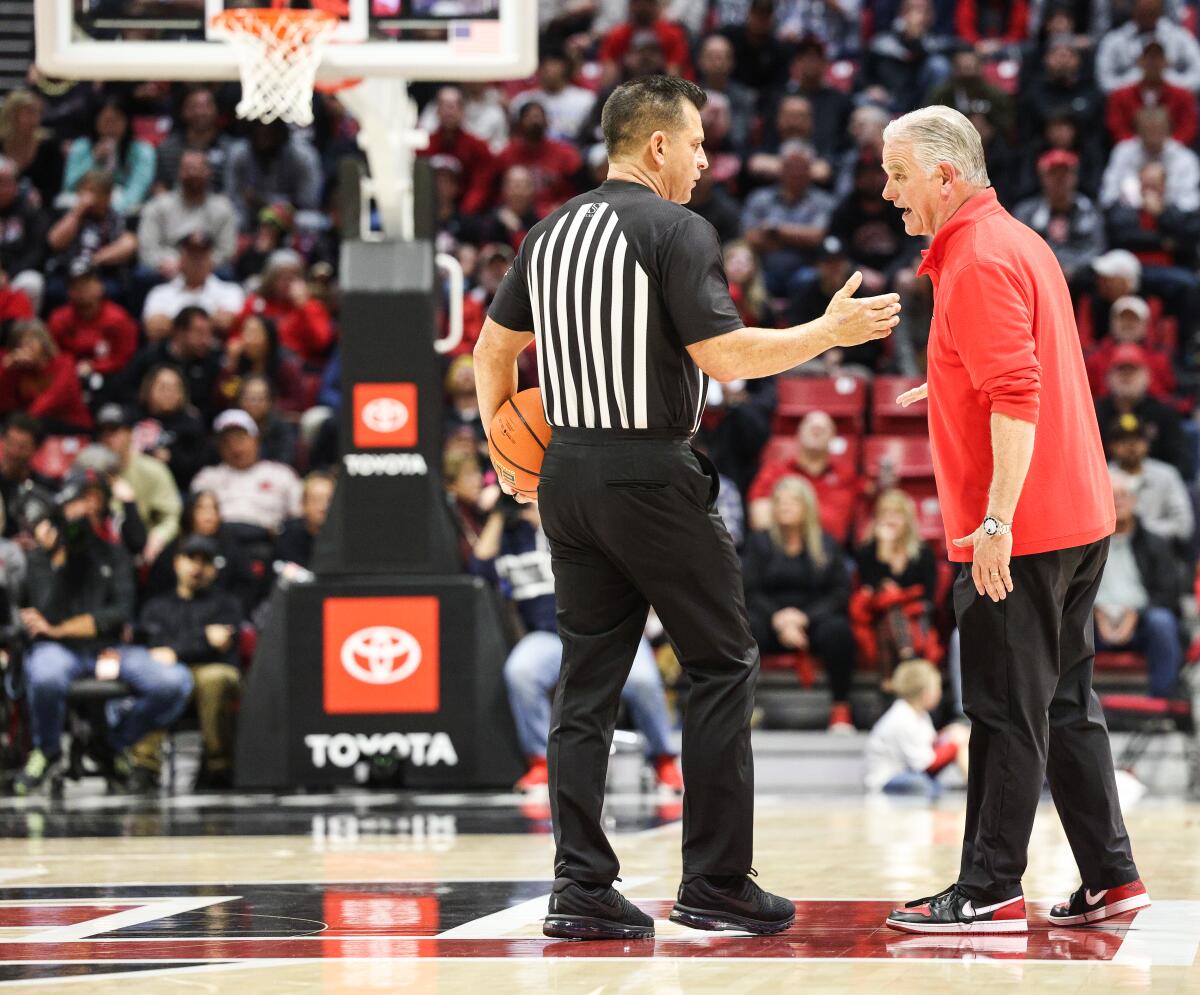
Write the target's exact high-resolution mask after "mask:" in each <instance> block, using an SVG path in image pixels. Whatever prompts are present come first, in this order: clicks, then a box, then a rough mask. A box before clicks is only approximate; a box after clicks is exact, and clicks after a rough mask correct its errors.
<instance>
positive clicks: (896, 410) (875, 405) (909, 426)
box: [871, 376, 929, 435]
mask: <svg viewBox="0 0 1200 995" xmlns="http://www.w3.org/2000/svg"><path fill="white" fill-rule="evenodd" d="M922 383H924V381H923V380H922V379H921V378H920V377H890V376H888V377H876V378H875V383H874V384H872V385H871V431H872V432H873V433H874V434H876V435H927V434H928V432H929V418H928V415H929V402H928V401H917V403H916V404H913V405H910V406H909V407H907V408H902V407H901V406H900V405H899V404H897V403H896V398H897V397H899V396H900V395H901V394H903V393H904V392H905V391H908V390H912V389H913V388H914V387H920V386H921V384H922Z"/></svg>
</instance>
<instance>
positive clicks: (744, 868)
mask: <svg viewBox="0 0 1200 995" xmlns="http://www.w3.org/2000/svg"><path fill="white" fill-rule="evenodd" d="M645 434H646V433H639V435H641V436H644V435H645ZM716 490H717V480H716V471H715V470H713V469H712V467H711V464H708V463H707V461H705V465H702V464H701V462H700V458H698V456H697V454H696V453H694V452H693V450H692V449H691V447H690V446H689V445H688V444H687V441H686V439H682V438H666V437H661V438H644V437H642V438H638V439H636V440H635V439H630V438H628V437H627V436H625V435H615V434H611V433H604V435H603V436H602V435H601V434H600V433H597V432H588V431H586V430H569V429H559V428H556V429H555V430H554V436H553V440H552V442H551V444H550V448H549V451H548V452H547V453H546V459H545V462H544V464H543V467H542V480H541V485H540V487H539V490H538V503H539V506H540V508H541V514H542V525H543V528H544V530H545V532H546V536H547V537H548V538H549V540H550V551H551V554H552V556H553V564H554V589H555V595H556V597H557V599H558V630H559V634H560V635H561V636H562V641H563V661H562V673H561V675H560V677H559V680H558V689H557V691H556V692H555V696H554V713H553V720H552V722H551V728H550V743H549V749H548V750H547V759H548V761H549V767H550V805H551V810H552V812H553V815H554V841H555V844H556V845H557V853H556V856H555V864H554V869H555V874H556V875H557V876H559V877H568V878H574V879H575V880H578V881H592V882H599V883H610V882H612V881H613V879H614V878H616V876H617V873H618V870H619V865H618V862H617V857H616V855H615V854H614V853H613V850H612V847H611V846H609V843H608V840H607V838H606V837H605V835H604V830H603V829H602V828H601V824H600V813H601V808H602V806H603V803H604V782H605V776H606V773H607V771H608V751H609V746H610V744H611V743H612V735H613V727H614V725H615V723H616V716H617V706H618V703H619V701H620V694H621V687H622V685H623V684H624V683H625V678H626V676H627V675H628V673H629V669H630V666H631V664H632V662H633V655H634V652H635V650H636V649H637V645H638V640H639V639H640V638H641V635H642V629H643V627H644V625H645V623H646V615H647V611H648V608H649V606H650V605H653V606H654V608H655V610H656V611H657V612H658V616H659V618H660V619H661V621H662V623H663V626H664V628H665V629H666V631H667V635H668V636H669V637H670V639H671V642H672V644H673V645H674V647H675V650H676V652H677V653H678V655H679V662H680V664H681V665H682V666H683V668H684V670H686V671H687V673H688V676H689V677H690V678H691V692H690V694H689V696H688V702H687V709H686V714H685V716H684V721H683V777H684V781H685V783H686V786H687V790H686V793H685V794H684V799H683V868H684V871H685V873H701V874H745V873H747V872H748V871H749V870H750V860H751V849H752V842H753V841H752V836H753V833H752V821H753V814H754V766H753V757H752V755H751V751H750V713H751V710H752V708H753V699H754V686H755V682H756V680H757V676H758V648H757V646H756V645H755V643H754V637H753V636H752V635H751V634H750V624H749V620H748V618H747V615H746V607H745V602H744V599H743V595H742V577H741V566H740V563H739V561H738V556H737V552H736V551H735V549H734V547H733V542H732V541H731V540H730V538H729V533H728V532H727V531H726V530H725V526H724V524H723V523H722V522H721V518H720V516H719V515H718V514H717V513H716V511H715V510H714V506H713V501H714V499H715V497H716Z"/></svg>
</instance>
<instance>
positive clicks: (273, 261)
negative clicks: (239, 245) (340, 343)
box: [233, 249, 334, 370]
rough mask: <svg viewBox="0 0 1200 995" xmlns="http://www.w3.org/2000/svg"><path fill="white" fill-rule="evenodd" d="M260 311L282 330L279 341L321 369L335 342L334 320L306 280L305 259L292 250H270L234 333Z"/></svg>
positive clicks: (312, 365) (235, 334) (315, 367)
mask: <svg viewBox="0 0 1200 995" xmlns="http://www.w3.org/2000/svg"><path fill="white" fill-rule="evenodd" d="M254 314H257V315H259V316H261V317H264V318H270V319H271V320H272V321H274V322H275V325H276V327H277V329H278V330H279V341H280V342H281V343H283V345H285V346H286V347H287V348H288V349H290V350H292V352H294V353H295V354H296V355H297V356H299V357H300V359H301V361H302V362H303V363H304V365H305V366H306V367H308V368H310V369H314V370H319V369H321V367H322V366H323V365H324V361H325V357H326V356H327V355H328V354H329V350H330V348H331V347H332V345H333V340H334V331H333V322H332V320H331V319H330V317H329V311H328V310H327V309H326V308H325V305H324V304H322V303H321V302H320V301H319V300H317V299H316V298H314V297H312V296H311V294H310V293H309V290H308V283H307V282H306V281H305V279H304V259H303V258H302V257H301V256H300V254H299V253H298V252H294V251H293V250H291V249H278V250H276V251H275V252H273V253H271V257H270V259H268V260H267V266H266V269H264V270H263V275H262V282H261V283H260V284H259V286H258V291H257V292H256V293H253V294H250V295H249V296H248V297H247V298H246V306H245V308H244V309H243V310H242V316H241V319H240V320H239V322H238V323H237V325H235V326H234V330H233V334H234V336H235V337H240V335H241V331H242V329H241V326H242V325H243V324H245V322H246V320H247V319H248V318H249V317H250V316H251V315H254Z"/></svg>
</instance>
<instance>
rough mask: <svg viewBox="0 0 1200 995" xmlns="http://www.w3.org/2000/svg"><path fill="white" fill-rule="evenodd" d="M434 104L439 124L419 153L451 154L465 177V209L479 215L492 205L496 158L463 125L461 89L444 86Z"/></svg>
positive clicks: (433, 129)
mask: <svg viewBox="0 0 1200 995" xmlns="http://www.w3.org/2000/svg"><path fill="white" fill-rule="evenodd" d="M434 107H435V112H436V125H437V126H436V128H431V129H429V144H428V145H427V146H426V147H425V148H424V149H423V150H421V151H420V153H419V154H420V155H423V156H435V155H450V156H454V158H455V159H457V160H458V161H459V162H460V163H461V164H462V167H463V176H464V177H465V178H466V186H465V188H464V190H463V198H462V210H463V213H465V214H478V213H480V212H481V211H484V210H486V209H487V208H488V207H489V206H490V204H491V197H492V185H493V180H494V177H495V175H496V173H495V169H496V163H495V157H494V156H493V155H492V150H491V149H489V148H488V144H487V142H485V141H484V140H483V139H482V138H477V137H476V136H475V135H472V134H471V133H470V132H468V131H467V130H466V129H465V128H464V127H463V113H464V109H463V94H462V90H460V89H459V88H458V87H457V86H443V87H442V88H441V89H439V90H438V92H437V97H436V99H435V102H434Z"/></svg>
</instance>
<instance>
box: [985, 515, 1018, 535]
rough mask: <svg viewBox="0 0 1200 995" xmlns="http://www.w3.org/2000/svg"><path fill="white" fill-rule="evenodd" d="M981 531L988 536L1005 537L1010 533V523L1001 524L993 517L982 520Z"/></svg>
mask: <svg viewBox="0 0 1200 995" xmlns="http://www.w3.org/2000/svg"><path fill="white" fill-rule="evenodd" d="M983 531H984V532H986V533H987V534H988V535H990V536H1006V535H1008V534H1009V533H1010V532H1011V531H1012V522H1002V521H1000V519H998V518H996V517H995V516H994V515H988V516H987V518H985V519H984V520H983Z"/></svg>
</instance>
